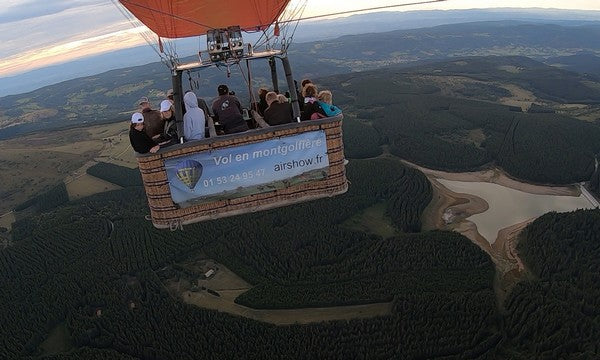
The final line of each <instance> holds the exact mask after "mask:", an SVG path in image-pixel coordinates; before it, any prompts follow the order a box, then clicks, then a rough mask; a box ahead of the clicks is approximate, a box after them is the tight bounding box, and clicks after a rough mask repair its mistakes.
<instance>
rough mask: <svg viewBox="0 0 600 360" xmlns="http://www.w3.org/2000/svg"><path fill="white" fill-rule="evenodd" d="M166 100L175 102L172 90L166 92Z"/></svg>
mask: <svg viewBox="0 0 600 360" xmlns="http://www.w3.org/2000/svg"><path fill="white" fill-rule="evenodd" d="M167 99H169V100H171V102H175V100H173V89H169V90H167Z"/></svg>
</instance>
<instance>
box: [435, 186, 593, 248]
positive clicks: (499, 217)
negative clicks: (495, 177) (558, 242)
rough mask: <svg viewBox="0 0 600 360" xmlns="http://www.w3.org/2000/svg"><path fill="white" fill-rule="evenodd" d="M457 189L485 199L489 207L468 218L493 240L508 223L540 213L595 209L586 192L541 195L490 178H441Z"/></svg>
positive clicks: (449, 187)
mask: <svg viewBox="0 0 600 360" xmlns="http://www.w3.org/2000/svg"><path fill="white" fill-rule="evenodd" d="M437 181H439V182H440V183H441V184H442V185H444V186H445V187H447V188H448V189H450V190H452V191H454V192H456V193H465V194H471V195H475V196H477V197H480V198H482V199H483V200H485V201H486V202H487V203H488V205H489V209H488V210H487V211H484V212H482V213H481V214H475V215H473V216H470V217H468V219H469V220H470V221H472V222H474V223H475V224H476V225H477V230H478V232H479V233H480V234H481V236H483V237H484V238H485V239H486V240H487V241H488V242H489V243H490V244H493V243H494V242H495V241H496V237H497V236H498V231H499V230H500V229H503V228H505V227H508V226H511V225H514V224H517V223H520V222H523V221H525V220H528V219H531V218H534V217H538V216H540V215H543V214H545V213H547V212H550V211H556V212H567V211H572V210H577V209H592V208H594V207H593V205H592V204H591V203H590V202H589V200H587V199H586V198H585V197H584V196H583V195H580V196H578V197H576V196H557V195H537V194H530V193H526V192H523V191H519V190H514V189H511V188H507V187H505V186H502V185H498V184H492V183H488V182H466V181H454V180H445V179H437Z"/></svg>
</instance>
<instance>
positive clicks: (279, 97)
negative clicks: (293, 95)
mask: <svg viewBox="0 0 600 360" xmlns="http://www.w3.org/2000/svg"><path fill="white" fill-rule="evenodd" d="M277 100H279V102H280V103H282V104H285V103H288V102H290V99H288V98H287V96H285V95H283V94H278V95H277Z"/></svg>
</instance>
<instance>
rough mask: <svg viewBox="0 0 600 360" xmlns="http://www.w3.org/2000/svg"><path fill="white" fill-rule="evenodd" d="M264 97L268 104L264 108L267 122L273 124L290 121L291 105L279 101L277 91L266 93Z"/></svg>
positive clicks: (291, 116) (291, 114) (291, 115)
mask: <svg viewBox="0 0 600 360" xmlns="http://www.w3.org/2000/svg"><path fill="white" fill-rule="evenodd" d="M282 96H283V95H282ZM284 98H285V96H284ZM265 99H266V101H267V104H268V106H269V107H267V109H266V110H265V121H266V122H267V124H269V125H271V126H273V125H281V124H287V123H290V122H292V118H293V116H294V114H293V112H292V105H291V104H290V103H289V102H287V101H286V102H284V103H281V102H280V101H279V99H278V95H277V93H275V92H273V91H271V92H269V93H267V96H266V97H265Z"/></svg>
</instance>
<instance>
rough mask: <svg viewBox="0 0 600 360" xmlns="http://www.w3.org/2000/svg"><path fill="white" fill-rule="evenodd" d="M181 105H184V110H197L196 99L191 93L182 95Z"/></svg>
mask: <svg viewBox="0 0 600 360" xmlns="http://www.w3.org/2000/svg"><path fill="white" fill-rule="evenodd" d="M183 103H184V104H185V110H186V111H190V109H193V108H198V97H196V94H194V93H193V92H191V91H190V92H189V93H187V94H185V95H183Z"/></svg>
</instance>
